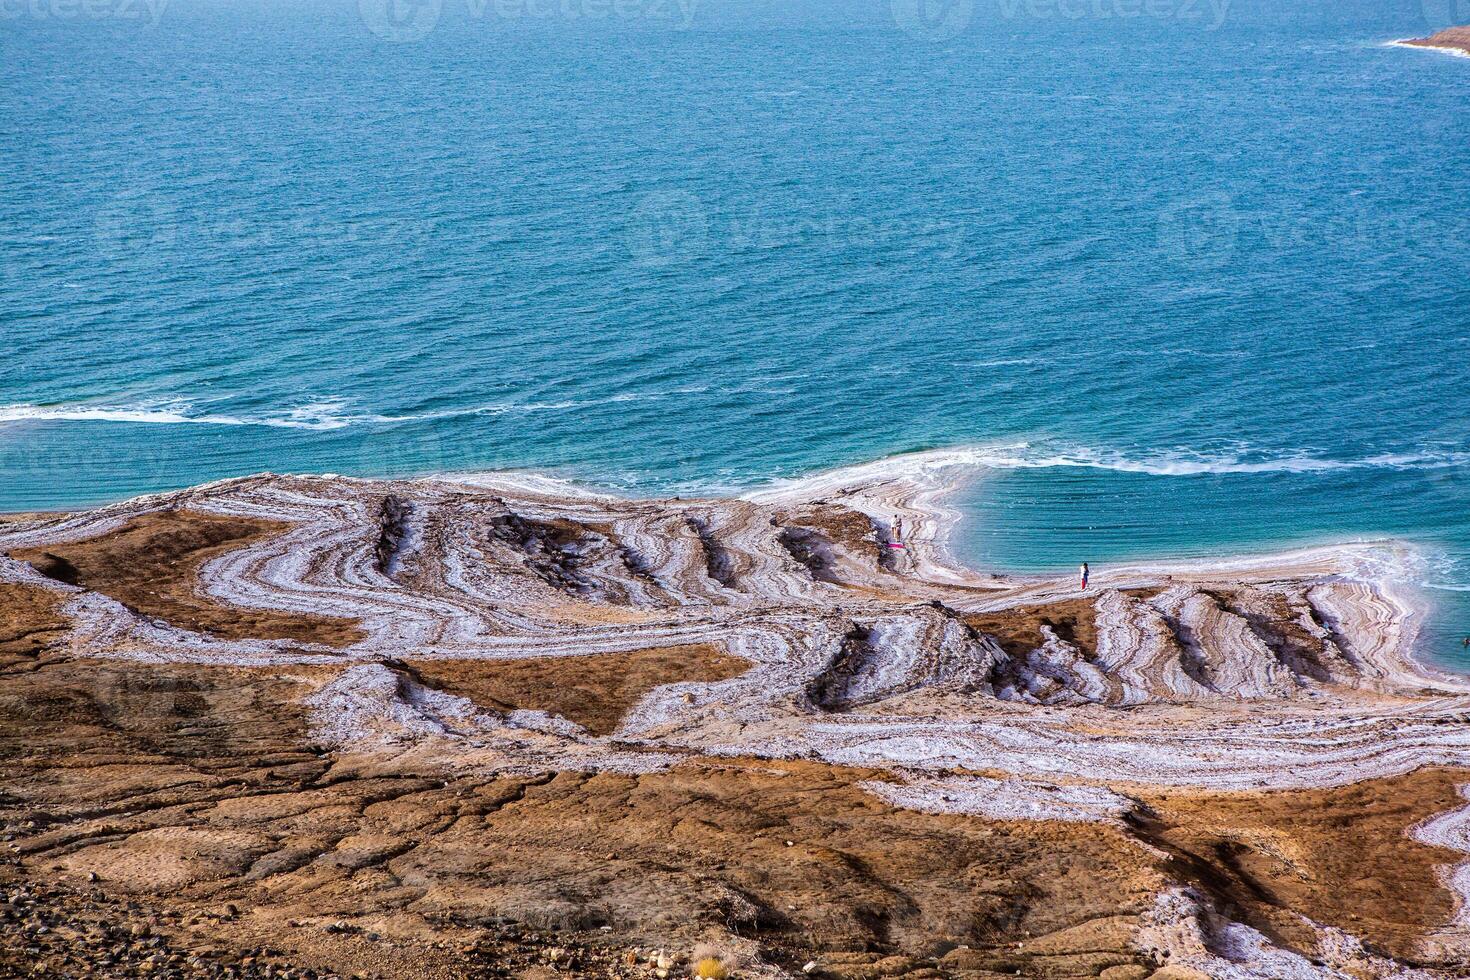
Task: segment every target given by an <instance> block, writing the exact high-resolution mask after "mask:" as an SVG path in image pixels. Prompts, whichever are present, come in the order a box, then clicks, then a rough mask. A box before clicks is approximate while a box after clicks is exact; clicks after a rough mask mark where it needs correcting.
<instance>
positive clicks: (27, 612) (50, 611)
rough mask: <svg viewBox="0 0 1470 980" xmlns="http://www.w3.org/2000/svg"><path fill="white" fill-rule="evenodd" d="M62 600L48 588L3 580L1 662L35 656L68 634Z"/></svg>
mask: <svg viewBox="0 0 1470 980" xmlns="http://www.w3.org/2000/svg"><path fill="white" fill-rule="evenodd" d="M62 600H63V597H62V596H61V595H60V594H59V593H56V592H52V591H50V590H48V589H43V588H39V587H37V586H34V585H21V584H18V583H8V582H0V665H8V664H9V663H10V662H12V661H13V660H14V659H15V658H29V657H35V656H36V655H38V654H39V653H41V651H42V650H44V649H45V648H46V647H48V646H49V645H50V644H52V643H54V642H56V641H57V640H59V639H60V638H61V637H62V636H64V635H65V634H66V631H67V628H68V623H67V619H66V616H64V615H63V614H62V612H61V605H62Z"/></svg>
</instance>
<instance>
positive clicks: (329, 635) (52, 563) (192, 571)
mask: <svg viewBox="0 0 1470 980" xmlns="http://www.w3.org/2000/svg"><path fill="white" fill-rule="evenodd" d="M286 529H287V526H286V525H283V524H279V523H275V522H272V521H258V520H248V519H245V518H238V517H219V516H215V515H212V514H203V513H197V512H193V511H182V510H181V511H165V512H160V513H152V514H145V515H143V516H141V517H136V518H133V519H132V520H129V521H127V522H126V523H125V524H123V525H122V526H121V527H119V528H117V529H116V530H114V531H111V532H109V533H107V534H104V535H101V536H99V537H96V538H89V539H87V540H85V541H77V542H73V543H70V544H60V545H49V546H47V547H45V548H26V549H18V550H16V551H14V552H12V553H11V557H12V558H15V559H18V560H20V561H24V562H28V563H30V565H31V566H32V567H34V568H35V569H36V570H37V571H40V572H41V573H42V574H44V575H47V576H49V577H51V578H53V579H56V580H57V581H61V582H66V583H67V584H69V585H79V586H81V587H82V588H86V589H90V590H92V591H94V592H101V593H102V594H104V595H107V596H110V597H111V598H113V599H116V600H117V601H119V602H121V603H123V604H124V605H126V606H128V607H129V608H131V609H135V610H137V611H138V612H140V613H142V614H144V615H147V616H152V617H154V618H157V619H162V620H165V621H167V622H169V623H172V624H173V625H175V626H179V627H182V628H184V629H190V630H197V631H200V632H205V633H211V634H213V635H215V636H220V637H224V638H226V639H251V638H259V639H283V640H298V641H301V642H306V643H325V644H327V645H329V646H335V647H345V646H349V645H351V644H352V643H355V642H357V641H358V640H360V639H361V638H362V633H361V631H360V630H359V629H358V628H357V627H356V626H355V625H354V624H353V623H352V622H351V621H349V620H344V619H330V618H327V617H324V616H303V615H295V614H291V613H284V612H274V611H271V610H263V609H245V608H241V607H237V606H228V605H224V604H222V603H219V602H216V601H214V600H212V599H209V598H207V597H205V596H203V595H201V594H200V592H199V590H198V587H197V586H198V570H199V567H200V566H201V565H202V564H204V563H205V562H206V561H208V560H209V559H211V558H214V557H216V556H218V555H221V554H224V553H225V552H228V551H231V550H233V549H236V548H243V547H245V546H247V545H249V544H252V543H254V542H256V541H259V540H261V539H263V538H267V537H270V536H272V535H276V534H280V533H282V532H283V531H285V530H286Z"/></svg>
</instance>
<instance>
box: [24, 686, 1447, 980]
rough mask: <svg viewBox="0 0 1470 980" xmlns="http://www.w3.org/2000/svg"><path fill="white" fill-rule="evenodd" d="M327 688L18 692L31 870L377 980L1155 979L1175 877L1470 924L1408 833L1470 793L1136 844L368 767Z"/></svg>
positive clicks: (1418, 782) (1304, 801) (38, 879)
mask: <svg viewBox="0 0 1470 980" xmlns="http://www.w3.org/2000/svg"><path fill="white" fill-rule="evenodd" d="M335 669H336V668H303V667H293V668H291V669H290V670H289V672H278V671H276V670H274V669H265V668H261V669H251V670H240V669H219V668H204V667H187V666H182V665H157V666H152V665H150V666H149V667H148V668H147V669H143V668H140V666H139V665H136V664H119V663H108V662H95V661H65V660H55V659H53V660H45V659H43V660H42V661H41V662H40V663H39V664H38V666H37V669H35V670H33V671H30V672H27V673H24V674H20V675H15V676H13V677H11V678H9V679H8V680H7V686H6V690H5V697H4V703H3V705H0V707H3V710H0V822H3V824H4V827H5V833H6V835H7V836H8V837H9V838H10V840H11V842H12V843H14V845H15V847H16V851H15V852H14V853H13V854H12V855H11V857H12V858H13V859H14V860H16V861H18V865H17V867H16V873H17V874H20V875H21V876H22V877H23V878H24V879H25V880H26V881H28V882H30V883H32V884H35V885H37V886H38V887H39V886H44V887H60V888H65V889H71V890H73V891H75V892H77V893H79V894H81V893H85V892H86V891H87V890H89V889H92V890H96V891H99V892H100V893H101V894H102V895H103V896H104V897H105V898H106V899H107V900H117V901H124V902H127V901H135V902H140V903H143V904H144V905H145V906H146V907H148V908H151V909H154V910H156V912H157V915H159V916H162V920H163V927H164V928H165V929H166V930H167V931H169V935H170V937H171V938H170V939H169V940H168V942H169V945H170V949H175V950H177V951H178V952H179V954H180V955H183V956H189V955H193V954H194V953H196V952H199V951H200V950H203V949H205V948H214V949H217V950H224V951H225V955H226V957H227V958H228V957H229V956H234V957H238V958H243V957H244V956H245V955H246V954H247V951H249V950H254V949H260V948H270V949H273V950H276V951H278V952H277V953H276V954H272V955H278V956H279V957H280V958H282V959H283V960H284V961H288V962H290V963H292V964H295V967H294V968H299V969H301V970H303V971H304V970H307V969H312V970H317V971H319V972H325V971H335V972H337V973H340V974H343V975H347V974H350V973H354V972H356V973H362V974H363V975H364V976H372V977H463V976H470V975H479V974H478V973H477V972H476V969H478V968H476V969H471V964H472V963H474V962H481V961H483V954H482V951H483V950H484V949H487V948H490V947H492V946H495V944H497V943H502V944H503V942H504V941H505V939H504V930H505V929H506V928H507V926H508V924H514V929H513V932H512V938H513V939H515V941H516V942H517V943H520V944H521V945H519V946H516V949H518V950H521V952H518V953H515V955H517V956H521V955H524V956H530V957H531V958H532V959H534V958H535V957H536V956H541V955H543V954H542V953H539V952H535V951H536V950H540V949H544V948H549V946H548V943H549V941H548V942H542V941H541V940H525V936H524V935H523V933H527V932H529V933H534V934H536V935H554V936H555V940H554V941H555V942H556V943H558V944H560V945H562V946H564V947H566V948H571V949H578V950H584V951H587V952H586V955H587V956H588V957H590V958H593V959H595V958H596V955H601V954H596V955H594V952H593V951H595V950H597V949H604V948H606V947H607V946H608V944H614V945H620V947H621V948H622V949H627V948H629V947H633V946H641V947H644V948H648V947H652V946H656V945H658V946H668V947H670V948H672V949H681V950H685V951H688V950H691V949H692V948H693V947H694V945H696V944H697V943H698V942H700V941H707V940H708V939H709V937H710V936H711V935H714V936H727V937H733V936H739V937H741V938H742V939H745V940H750V941H753V942H754V943H756V944H758V945H759V947H760V948H761V949H762V950H763V951H764V955H765V956H766V957H767V958H768V959H769V960H771V961H774V962H776V963H779V964H781V965H784V966H786V967H788V968H796V967H799V966H800V965H801V964H802V963H804V962H806V960H808V959H816V960H818V962H819V963H820V964H821V965H822V970H823V971H824V973H825V974H826V975H828V976H849V977H865V976H878V975H885V976H893V975H904V974H912V975H917V976H924V975H935V972H934V971H942V972H944V973H947V974H960V975H964V974H965V973H966V972H968V973H969V974H970V975H972V976H988V975H993V974H997V973H1003V974H1006V975H1013V974H1014V973H1015V972H1016V971H1017V970H1019V971H1021V972H1022V974H1023V975H1026V976H1037V977H1073V976H1096V975H1098V973H1099V972H1101V971H1102V970H1104V969H1108V968H1111V967H1117V966H1130V965H1132V966H1137V967H1138V968H1139V969H1144V968H1145V966H1144V964H1143V962H1142V960H1141V958H1140V955H1139V954H1138V953H1137V952H1136V951H1134V950H1132V949H1130V948H1129V945H1128V936H1129V929H1130V927H1131V925H1132V924H1133V923H1134V922H1135V921H1136V917H1137V915H1138V913H1139V912H1140V911H1142V910H1143V909H1144V908H1146V907H1147V906H1148V905H1149V904H1150V902H1151V901H1152V897H1153V895H1154V894H1156V892H1157V891H1158V890H1159V889H1160V888H1162V887H1164V886H1165V885H1166V884H1167V883H1168V882H1169V881H1171V880H1173V881H1187V882H1190V881H1192V882H1195V883H1196V884H1198V885H1199V886H1200V887H1201V888H1202V889H1203V890H1205V891H1206V892H1207V893H1208V894H1210V895H1212V896H1214V897H1215V898H1216V899H1217V901H1219V902H1220V903H1221V904H1222V905H1223V906H1225V907H1226V908H1230V909H1232V910H1235V911H1239V912H1240V913H1241V914H1242V915H1243V916H1244V917H1245V918H1246V919H1247V921H1252V922H1256V923H1258V924H1260V925H1261V926H1262V927H1263V928H1267V929H1270V930H1272V931H1273V933H1275V934H1276V935H1279V936H1281V937H1282V938H1283V939H1284V940H1285V941H1287V942H1292V941H1294V940H1295V939H1296V938H1297V936H1296V934H1295V933H1294V932H1293V931H1292V929H1291V927H1290V924H1291V918H1290V916H1289V915H1288V914H1287V912H1286V911H1285V908H1286V907H1287V906H1288V905H1289V906H1290V907H1291V908H1292V909H1295V910H1298V911H1303V910H1306V911H1310V912H1311V914H1313V915H1315V916H1317V917H1318V918H1320V919H1322V920H1324V921H1327V922H1329V923H1333V922H1338V921H1342V922H1343V923H1344V924H1349V923H1350V924H1351V925H1352V926H1353V928H1354V931H1355V932H1356V933H1359V934H1361V935H1364V936H1366V937H1367V938H1368V939H1369V940H1370V941H1373V942H1375V943H1380V944H1382V945H1383V946H1384V947H1386V948H1389V949H1393V950H1399V951H1405V952H1411V947H1412V941H1413V939H1414V937H1415V936H1416V935H1419V934H1421V933H1422V932H1423V931H1425V930H1427V929H1430V928H1433V927H1434V926H1435V925H1437V924H1440V923H1442V922H1443V921H1444V919H1445V917H1446V916H1447V914H1448V912H1449V908H1450V900H1449V896H1448V893H1447V892H1445V891H1443V890H1442V888H1441V887H1440V886H1439V885H1438V883H1437V881H1436V878H1435V864H1436V862H1445V861H1453V860H1455V859H1457V858H1458V855H1455V854H1451V853H1447V852H1440V851H1437V850H1435V849H1433V848H1426V847H1423V846H1422V845H1419V844H1416V843H1414V842H1412V841H1410V840H1408V839H1407V838H1406V837H1405V836H1404V833H1403V831H1404V830H1405V829H1406V828H1407V827H1409V826H1411V825H1412V824H1413V823H1415V822H1417V821H1419V820H1421V819H1423V818H1424V817H1426V816H1428V815H1430V814H1432V813H1437V812H1442V811H1443V810H1445V809H1448V808H1450V807H1452V806H1454V805H1456V803H1457V799H1456V798H1455V795H1454V783H1455V782H1456V780H1457V779H1463V778H1465V777H1464V774H1463V773H1456V772H1449V771H1435V770H1425V771H1421V772H1419V773H1416V774H1413V775H1411V776H1406V777H1400V778H1397V779H1390V780H1378V781H1373V782H1370V783H1363V784H1359V785H1358V786H1355V787H1349V788H1346V789H1341V790H1332V791H1320V792H1299V793H1260V794H1208V795H1201V794H1183V793H1173V794H1159V795H1156V796H1153V797H1150V798H1148V800H1147V803H1148V804H1149V806H1150V807H1151V809H1152V810H1153V812H1154V814H1155V815H1156V816H1155V817H1154V818H1152V819H1150V820H1147V821H1144V822H1143V823H1142V824H1140V825H1139V826H1137V827H1132V828H1129V827H1122V826H1113V825H1104V824H1063V823H1055V822H1035V821H1032V822H1020V821H992V820H985V819H980V818H976V817H967V816H945V815H926V814H921V813H915V812H912V811H904V810H897V809H894V808H892V807H890V806H888V805H886V804H884V803H883V802H882V801H880V800H878V799H877V798H876V797H874V796H872V795H870V794H868V793H867V792H865V791H863V790H861V789H860V788H859V787H858V786H857V783H859V782H861V781H862V780H865V779H871V778H879V774H878V773H875V772H872V771H867V770H857V769H845V768H841V767H834V766H827V765H822V764H817V763H811V762H800V761H790V762H769V761H752V760H740V759H732V760H729V761H728V762H716V761H711V760H691V762H689V763H686V764H684V765H682V766H680V767H678V768H675V769H673V770H671V771H668V772H662V773H650V774H641V775H625V774H616V773H601V774H589V773H581V772H562V773H556V774H545V775H536V776H494V775H489V774H478V773H474V772H457V773H446V772H445V771H444V770H443V769H442V768H440V767H434V766H426V767H423V768H422V769H420V768H416V767H415V764H414V763H412V762H411V761H407V760H396V761H392V762H389V761H384V762H382V763H367V762H359V763H355V764H348V763H345V762H343V761H340V760H336V759H334V758H333V757H332V756H331V755H330V754H327V753H324V752H322V751H321V750H320V749H319V748H318V747H316V746H314V745H312V744H311V742H310V737H309V735H308V732H307V727H306V725H305V720H304V715H303V712H302V709H301V707H300V703H299V699H300V697H301V695H302V694H304V693H305V692H306V691H308V690H309V689H310V688H311V687H312V686H313V685H314V684H315V683H318V682H320V681H321V680H322V679H324V678H325V677H327V676H330V674H331V673H332V672H333V671H334V670H335ZM287 674H289V676H287ZM1144 845H1152V846H1153V847H1161V848H1163V849H1165V850H1166V851H1167V852H1169V853H1170V854H1171V855H1173V856H1172V858H1170V859H1168V860H1160V859H1159V858H1158V857H1157V856H1156V852H1153V851H1151V850H1150V849H1149V848H1148V847H1145V846H1144ZM93 874H95V875H97V881H95V882H91V881H89V876H90V875H93ZM231 905H233V906H235V908H236V909H238V910H242V911H239V912H238V913H231V912H230V911H229V907H230V906H231ZM1354 916H1356V918H1354ZM191 922H192V923H193V924H192V925H191ZM339 922H340V923H343V924H344V927H342V928H339V927H338V923H339ZM293 923H294V924H293ZM603 926H607V927H609V928H610V929H611V932H608V933H604V932H602V931H601V927H603ZM516 930H519V931H516ZM527 942H529V943H530V945H529V946H528V947H527V946H526V943H527ZM538 943H539V944H540V945H538ZM486 944H489V945H488V946H487V945H486ZM522 947H525V948H522ZM966 947H968V948H966ZM495 948H500V947H498V946H495ZM527 949H529V950H530V952H527ZM533 954H534V955H533ZM171 955H172V954H171ZM506 955H510V954H509V953H507V954H506ZM546 955H549V954H546ZM477 957H478V959H477ZM215 959H218V957H215ZM212 961H213V960H212ZM599 962H601V961H599ZM638 970H642V967H639V968H638ZM493 972H494V969H493V968H491V973H493ZM303 975H304V974H303ZM628 975H630V976H648V975H650V974H649V973H648V972H647V971H644V972H638V971H637V970H635V971H633V972H631V973H629V974H628Z"/></svg>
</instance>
